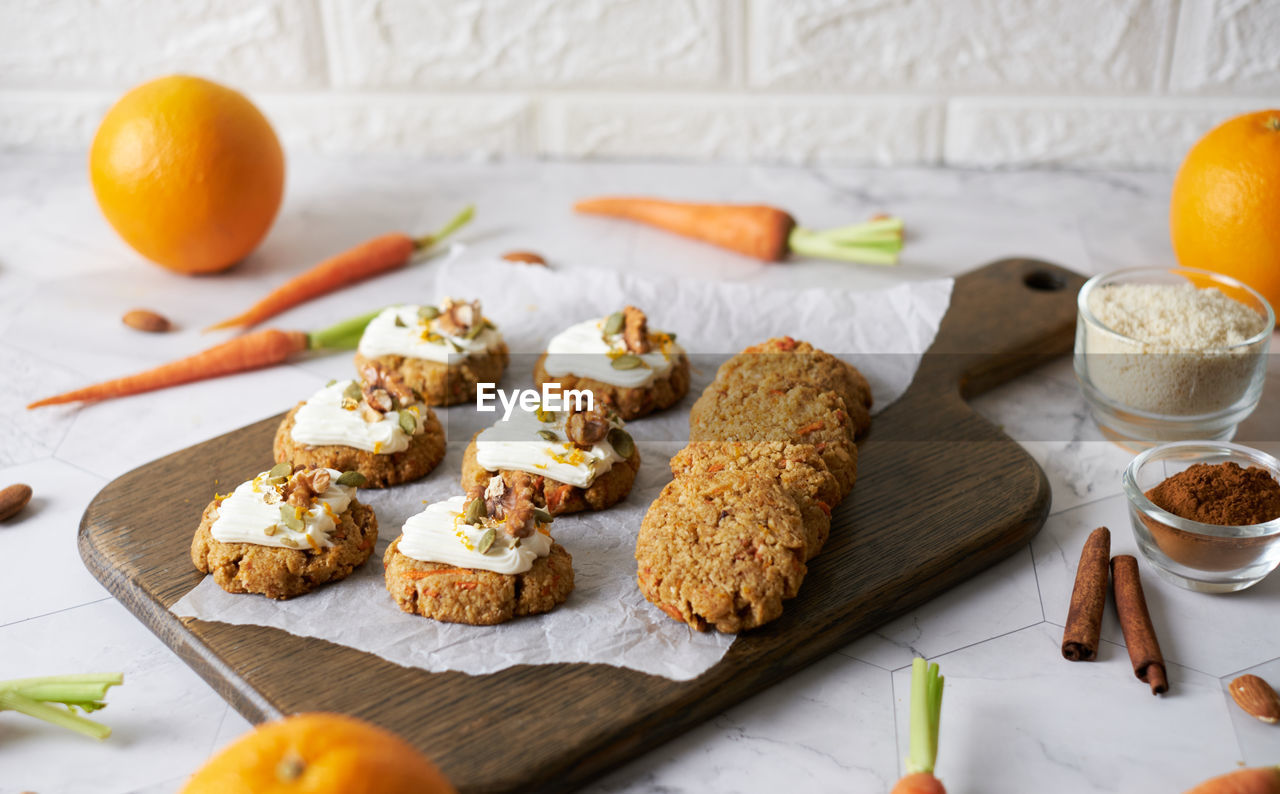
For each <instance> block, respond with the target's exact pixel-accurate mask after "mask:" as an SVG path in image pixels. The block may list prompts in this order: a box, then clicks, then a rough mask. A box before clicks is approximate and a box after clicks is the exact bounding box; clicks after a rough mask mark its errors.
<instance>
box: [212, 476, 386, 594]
mask: <svg viewBox="0 0 1280 794" xmlns="http://www.w3.org/2000/svg"><path fill="white" fill-rule="evenodd" d="M291 468H292V467H291V466H290V465H289V464H287V463H281V464H277V465H276V466H275V467H274V468H272V469H271V471H267V472H263V473H262V474H259V475H258V476H257V477H254V478H253V479H252V480H249V481H248V482H245V483H242V484H241V485H240V486H239V487H237V488H236V489H235V491H233V492H232V493H230V494H227V495H225V496H217V497H215V498H214V500H213V502H211V503H210V504H209V506H208V507H206V508H205V511H204V516H203V517H202V518H201V520H200V527H199V528H198V529H197V530H196V534H195V538H194V539H193V540H192V541H191V561H192V562H194V563H195V566H196V568H198V569H199V570H201V571H203V572H205V573H208V574H210V575H212V576H213V581H215V582H217V583H218V585H219V586H220V587H221V588H222V589H223V590H226V591H227V592H228V593H261V594H262V595H265V596H267V597H268V598H292V597H294V596H299V595H302V594H304V593H309V592H311V591H312V590H314V589H315V588H316V587H318V586H320V585H322V584H325V583H326V582H336V581H338V580H340V579H345V578H346V577H347V576H348V575H349V574H350V573H351V572H352V571H353V570H355V568H356V567H357V566H359V565H360V564H362V563H363V562H364V561H365V560H367V559H369V555H370V554H372V553H373V544H374V542H375V541H377V539H378V519H377V517H375V516H374V514H373V510H372V509H371V508H369V507H368V506H366V505H363V504H361V503H360V502H358V501H356V485H357V484H358V483H359V482H360V481H361V477H360V475H359V474H357V473H356V472H347V473H345V474H342V473H340V472H337V471H335V470H333V469H299V470H297V471H291Z"/></svg>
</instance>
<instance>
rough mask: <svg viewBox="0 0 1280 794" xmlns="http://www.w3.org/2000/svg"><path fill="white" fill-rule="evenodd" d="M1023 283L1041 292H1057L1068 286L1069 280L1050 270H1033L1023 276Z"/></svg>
mask: <svg viewBox="0 0 1280 794" xmlns="http://www.w3.org/2000/svg"><path fill="white" fill-rule="evenodd" d="M1022 283H1023V284H1026V285H1027V286H1028V287H1030V288H1031V289H1033V290H1038V291H1040V292H1057V291H1058V290H1060V289H1062V288H1063V287H1065V286H1067V280H1066V279H1065V278H1063V277H1062V276H1060V275H1058V274H1057V273H1054V272H1052V271H1049V270H1033V271H1031V272H1030V273H1028V274H1027V275H1025V276H1023V277H1022Z"/></svg>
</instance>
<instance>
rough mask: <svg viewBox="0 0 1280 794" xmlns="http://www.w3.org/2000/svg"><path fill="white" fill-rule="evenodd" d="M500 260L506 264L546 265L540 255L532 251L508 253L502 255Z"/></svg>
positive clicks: (545, 261)
mask: <svg viewBox="0 0 1280 794" xmlns="http://www.w3.org/2000/svg"><path fill="white" fill-rule="evenodd" d="M502 258H503V259H505V260H507V261H508V262H523V263H525V264H526V265H543V266H545V265H546V264H547V260H545V259H543V258H542V255H541V254H535V253H534V252H533V251H508V252H507V253H505V254H503V255H502Z"/></svg>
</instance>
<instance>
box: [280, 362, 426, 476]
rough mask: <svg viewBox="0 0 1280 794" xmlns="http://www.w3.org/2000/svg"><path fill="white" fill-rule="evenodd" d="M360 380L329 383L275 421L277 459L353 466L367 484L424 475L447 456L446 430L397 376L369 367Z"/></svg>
mask: <svg viewBox="0 0 1280 794" xmlns="http://www.w3.org/2000/svg"><path fill="white" fill-rule="evenodd" d="M362 375H363V377H362V379H361V380H359V381H355V380H342V381H333V382H331V383H330V384H329V385H328V386H325V387H324V388H323V389H321V390H320V391H318V392H316V393H315V394H313V395H312V396H311V397H310V398H308V399H307V400H306V401H305V402H301V403H299V404H298V405H297V406H296V407H294V409H293V410H291V411H290V412H289V413H288V414H287V415H286V416H285V418H284V421H282V422H281V423H280V428H279V429H278V430H277V431H276V437H275V443H274V444H273V452H274V453H275V459H276V460H277V461H291V462H293V463H294V464H297V465H303V466H317V467H321V468H328V469H337V470H338V471H358V472H360V473H361V474H362V475H364V477H365V487H370V488H383V487H386V486H388V485H397V484H399V483H403V482H409V481H411V480H416V479H418V478H420V477H425V476H426V475H427V474H428V473H429V472H430V471H431V470H432V469H434V468H435V467H436V466H437V465H438V464H439V463H440V461H441V460H443V459H444V453H445V440H444V428H442V427H441V426H440V420H439V419H437V418H436V414H435V412H434V411H432V410H431V408H430V407H429V406H427V405H426V404H424V403H423V402H421V401H420V400H419V399H418V397H417V396H416V395H415V394H413V393H412V392H411V391H409V390H408V388H407V387H405V386H404V384H403V383H402V382H401V381H400V380H399V379H398V378H396V377H395V376H394V375H392V374H391V373H388V372H383V371H381V370H379V369H378V368H377V367H376V366H375V365H373V364H366V365H365V367H364V372H363V373H362Z"/></svg>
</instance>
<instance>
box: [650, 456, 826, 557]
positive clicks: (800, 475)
mask: <svg viewBox="0 0 1280 794" xmlns="http://www.w3.org/2000/svg"><path fill="white" fill-rule="evenodd" d="M722 471H736V472H743V473H746V474H751V475H756V476H760V477H767V478H770V479H773V480H776V481H777V482H778V484H779V485H781V486H782V487H783V489H784V490H785V491H786V492H787V495H788V496H790V497H791V498H792V499H793V500H794V501H795V503H796V506H797V507H799V508H800V516H801V517H802V518H803V519H804V529H805V553H804V560H805V561H806V562H807V561H808V560H810V559H812V558H813V557H814V556H815V555H816V554H817V553H818V552H819V551H821V550H822V546H823V544H824V543H826V542H827V535H828V533H829V532H830V531H831V510H832V508H833V507H834V506H835V505H836V504H837V503H838V502H839V501H840V484H839V483H838V482H836V478H835V477H833V476H832V475H831V472H830V471H828V470H827V464H826V463H825V462H823V460H822V455H821V454H820V453H819V452H818V448H817V447H816V446H815V445H813V444H792V443H790V442H787V441H762V442H756V443H744V442H736V441H730V442H702V443H697V442H695V443H691V444H689V445H688V446H687V447H685V448H684V449H682V450H680V451H679V452H677V453H676V455H675V457H673V458H672V459H671V473H672V474H673V475H675V477H676V478H677V479H678V478H681V477H687V476H689V475H695V474H715V473H717V472H722Z"/></svg>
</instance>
